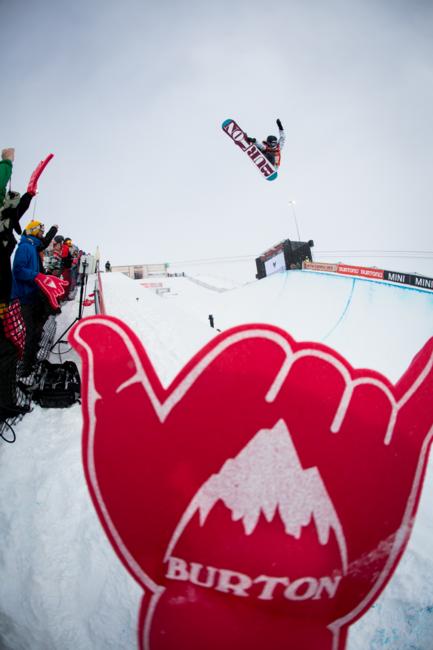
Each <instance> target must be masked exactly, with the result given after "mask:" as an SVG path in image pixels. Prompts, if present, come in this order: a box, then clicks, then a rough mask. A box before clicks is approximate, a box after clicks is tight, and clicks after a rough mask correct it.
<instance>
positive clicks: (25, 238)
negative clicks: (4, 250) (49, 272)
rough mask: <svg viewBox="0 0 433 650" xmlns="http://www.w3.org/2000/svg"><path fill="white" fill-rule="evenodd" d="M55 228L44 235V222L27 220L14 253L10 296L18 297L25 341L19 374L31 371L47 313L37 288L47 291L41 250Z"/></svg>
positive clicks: (51, 236) (55, 230)
mask: <svg viewBox="0 0 433 650" xmlns="http://www.w3.org/2000/svg"><path fill="white" fill-rule="evenodd" d="M56 232H57V228H56V227H53V228H51V229H50V231H49V233H48V234H47V236H46V237H44V225H43V224H42V223H41V222H40V221H35V220H32V221H30V223H28V224H27V226H26V229H25V231H24V234H23V235H22V237H21V241H20V243H19V245H18V248H17V251H16V253H15V259H14V263H13V284H12V297H13V298H18V299H19V301H20V304H21V311H22V314H23V318H24V322H25V324H26V343H25V348H24V355H23V364H22V368H21V371H20V374H21V376H22V377H26V376H28V375H29V374H31V373H32V371H33V366H34V364H35V363H36V359H37V353H38V349H39V343H40V339H41V336H42V330H43V327H44V324H45V321H46V320H47V318H48V316H49V315H50V308H49V306H48V303H47V301H46V300H45V299H44V297H43V295H42V294H41V292H40V289H42V290H43V291H46V292H47V290H46V289H45V288H44V286H43V284H44V283H43V278H44V276H43V267H42V260H41V257H40V252H41V249H43V248H45V247H46V246H48V244H49V243H50V240H51V239H52V238H53V237H54V235H55V233H56ZM50 238H51V239H50Z"/></svg>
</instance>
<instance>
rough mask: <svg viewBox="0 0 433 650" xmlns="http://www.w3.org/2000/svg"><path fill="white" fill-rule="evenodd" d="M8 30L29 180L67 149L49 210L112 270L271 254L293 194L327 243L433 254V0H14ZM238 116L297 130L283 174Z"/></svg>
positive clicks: (4, 73)
mask: <svg viewBox="0 0 433 650" xmlns="http://www.w3.org/2000/svg"><path fill="white" fill-rule="evenodd" d="M0 24H1V25H2V34H3V47H2V55H1V59H0V60H1V68H2V70H1V82H2V83H1V87H2V103H1V106H2V109H1V126H0V131H1V138H0V140H1V142H0V146H1V147H6V146H14V147H15V148H16V161H15V167H14V174H13V187H14V189H17V190H20V191H24V189H25V187H26V184H27V180H28V177H29V176H30V173H31V171H32V169H33V168H34V166H35V165H36V164H37V163H38V162H39V160H41V159H42V158H44V157H45V156H46V155H47V154H48V153H49V152H53V153H54V154H55V159H54V160H53V161H52V162H51V163H50V165H49V167H48V168H47V170H46V172H45V173H44V176H43V177H42V178H41V181H40V188H39V189H40V193H39V195H38V198H37V205H36V210H35V217H36V218H39V219H40V220H42V221H44V222H45V223H46V225H47V226H49V225H51V224H52V223H58V224H59V225H60V229H61V232H62V233H63V234H64V235H69V236H71V237H72V239H73V240H74V241H75V242H76V243H77V244H79V245H80V246H81V247H82V248H84V249H85V250H93V249H94V248H95V247H96V245H99V247H100V249H101V253H102V257H103V259H104V260H105V259H110V260H111V262H112V263H113V264H120V263H141V262H160V261H176V260H180V259H196V258H204V257H220V256H229V255H247V254H259V253H261V252H262V251H264V250H265V249H266V248H267V247H268V246H270V245H271V244H273V243H276V242H278V241H280V240H281V239H283V238H286V237H291V238H295V236H296V229H295V224H294V219H293V212H292V210H291V207H290V204H289V201H290V200H292V199H294V200H296V214H297V217H298V222H299V226H300V231H301V236H302V238H306V239H310V238H312V239H314V241H315V243H316V247H317V248H318V249H322V250H323V249H336V248H339V249H387V250H432V249H433V225H432V224H433V218H432V217H433V201H432V199H433V190H432V187H433V129H432V116H433V3H432V2H428V1H424V0H406V1H403V0H394V1H391V0H387V1H380V0H379V1H378V0H372V1H371V2H370V1H366V0H364V1H350V0H331V1H326V0H311V1H305V0H299V1H297V0H281V1H280V0H276V1H275V2H273V3H265V2H257V1H255V0H250V1H245V2H239V1H237V0H230V1H229V0H224V1H223V2H219V3H210V2H207V0H203V1H201V2H199V1H196V2H194V1H182V0H176V2H174V1H167V0H159V1H158V3H155V2H147V1H143V0H141V1H139V0H122V2H119V1H113V0H96V1H95V0H74V2H65V1H58V0H57V1H55V0H38V1H34V0H33V1H24V0H14V1H13V2H11V1H10V0H7V1H6V0H0ZM229 117H231V118H234V119H236V120H237V121H238V122H239V124H240V125H241V126H242V127H243V128H244V129H245V130H246V131H247V132H248V133H249V134H251V135H255V136H257V137H258V138H264V137H266V136H267V135H269V134H272V133H276V125H275V120H276V118H277V117H279V118H280V119H281V120H282V122H283V125H284V127H285V130H286V136H287V141H286V148H285V150H284V152H283V162H282V166H281V170H280V176H279V178H278V179H277V180H276V181H275V182H271V183H269V182H267V181H266V180H264V179H263V178H262V177H261V176H260V175H259V173H258V172H257V171H256V169H255V168H254V166H253V165H252V164H251V162H250V161H249V160H248V159H247V158H246V157H245V155H244V154H242V153H241V151H240V150H238V149H237V148H236V147H235V146H234V145H233V143H232V142H231V141H230V140H229V139H228V138H227V136H226V135H225V134H224V133H223V132H222V130H221V123H222V121H223V120H224V119H225V118H229ZM32 214H33V209H32V208H31V210H30V212H29V216H32ZM432 267H433V263H432ZM432 274H433V268H432Z"/></svg>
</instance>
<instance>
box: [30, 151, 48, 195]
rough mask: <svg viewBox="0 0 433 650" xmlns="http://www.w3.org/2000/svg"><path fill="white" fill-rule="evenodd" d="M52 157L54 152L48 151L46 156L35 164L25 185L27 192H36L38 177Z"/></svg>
mask: <svg viewBox="0 0 433 650" xmlns="http://www.w3.org/2000/svg"><path fill="white" fill-rule="evenodd" d="M52 158H54V154H53V153H49V154H48V156H47V157H46V158H45V159H44V160H41V162H40V163H39V164H38V165H37V167H36V168H35V170H34V171H33V173H32V175H31V176H30V180H29V184H28V186H27V192H28V194H32V195H33V196H34V195H35V194H36V192H37V191H38V181H39V178H40V176H41V174H42V172H43V171H44V169H45V167H46V166H47V165H48V163H49V162H50V160H52Z"/></svg>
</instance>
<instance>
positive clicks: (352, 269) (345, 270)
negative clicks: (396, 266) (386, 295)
mask: <svg viewBox="0 0 433 650" xmlns="http://www.w3.org/2000/svg"><path fill="white" fill-rule="evenodd" d="M337 273H342V274H343V275H356V276H358V277H361V278H374V279H375V280H383V276H384V271H383V270H382V269H373V268H371V267H368V266H350V265H348V264H338V265H337Z"/></svg>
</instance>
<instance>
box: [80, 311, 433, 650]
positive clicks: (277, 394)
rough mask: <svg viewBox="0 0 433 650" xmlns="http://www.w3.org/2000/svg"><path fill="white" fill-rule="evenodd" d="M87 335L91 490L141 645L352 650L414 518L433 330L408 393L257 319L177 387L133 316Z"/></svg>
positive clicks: (427, 420)
mask: <svg viewBox="0 0 433 650" xmlns="http://www.w3.org/2000/svg"><path fill="white" fill-rule="evenodd" d="M70 340H71V342H72V344H73V345H74V347H75V348H76V349H77V350H78V351H79V352H80V354H81V356H82V360H83V381H82V398H83V416H84V432H83V460H84V468H85V474H86V479H87V482H88V486H89V490H90V494H91V497H92V500H93V503H94V506H95V508H96V510H97V513H98V515H99V518H100V520H101V523H102V526H103V527H104V530H105V532H106V534H107V536H108V538H109V539H110V541H111V543H112V545H113V547H114V549H115V551H116V553H117V554H118V556H119V557H120V559H121V561H122V562H123V564H124V565H125V567H126V569H127V570H128V571H129V573H130V574H131V575H132V576H133V577H134V578H135V580H136V581H137V582H138V583H139V584H140V585H141V587H142V588H143V592H144V595H143V600H142V606H141V612H140V616H139V622H138V636H139V647H140V648H141V649H144V650H175V649H181V648H182V649H183V648H188V650H203V649H204V648H206V650H221V649H222V648H224V649H225V650H259V649H260V650H262V649H263V648H272V650H344V648H345V647H346V639H347V632H348V628H349V626H350V625H351V624H352V623H353V622H354V621H356V620H357V619H358V618H359V617H360V616H362V615H363V614H364V612H365V611H366V610H367V609H368V608H369V607H370V606H371V605H372V603H373V602H374V601H375V600H376V599H377V597H378V596H379V594H380V593H381V591H382V590H383V588H384V587H385V585H386V583H387V582H388V580H389V578H390V577H391V575H392V573H393V571H394V570H395V568H396V565H397V563H398V561H399V559H400V557H401V555H402V553H403V550H404V548H405V546H406V544H407V541H408V538H409V533H410V530H411V527H412V525H413V521H414V516H415V513H416V509H417V505H418V500H419V496H420V491H421V487H422V482H423V478H424V471H425V465H426V459H427V456H428V450H429V445H430V442H431V438H432V431H433V427H432V424H433V339H431V340H430V341H429V342H428V343H427V344H426V345H425V347H424V348H423V349H422V350H421V351H420V352H419V354H418V355H417V356H416V357H415V359H414V360H413V362H412V364H411V365H410V367H409V369H408V370H407V371H406V373H405V374H404V375H403V377H402V378H401V379H400V380H399V382H398V383H397V384H396V385H393V384H391V383H390V382H389V381H388V380H387V379H386V378H385V377H383V376H382V375H380V374H379V373H377V372H374V371H372V370H356V369H353V368H352V367H351V366H350V365H349V363H348V362H347V361H346V360H345V359H344V358H343V357H342V356H340V355H339V354H337V353H336V352H334V350H332V349H330V348H328V347H326V346H324V345H321V344H318V343H297V342H296V341H295V340H294V339H293V338H291V336H289V335H288V334H287V333H286V332H284V331H282V330H280V329H278V328H276V327H272V326H267V325H244V326H240V327H237V328H234V329H231V330H228V331H226V332H224V333H222V334H220V335H219V336H217V337H216V338H214V339H213V340H212V341H211V342H210V343H208V344H207V345H206V346H205V347H204V348H203V349H202V350H201V351H200V352H199V353H198V354H197V355H196V356H195V357H194V358H193V359H191V361H190V362H189V363H188V364H187V365H186V366H185V367H184V368H183V370H182V371H181V372H180V373H179V375H178V376H177V377H176V378H175V380H174V381H173V382H172V384H171V385H170V386H168V387H167V388H164V387H163V386H162V384H161V382H160V380H159V379H158V376H157V375H156V372H155V370H154V368H153V366H152V364H151V362H150V360H149V357H148V355H147V354H146V352H145V350H144V349H143V346H142V344H141V343H140V341H139V340H138V338H137V337H136V336H135V334H134V333H133V332H132V331H131V330H130V329H129V328H128V327H127V326H126V325H125V324H124V323H122V322H121V321H119V320H117V319H114V318H108V317H96V316H94V317H90V318H85V319H82V320H81V321H79V323H78V324H76V325H75V327H74V329H73V330H72V332H71V334H70ZM107 616H108V618H107V620H109V617H110V616H115V612H112V613H110V614H108V613H107Z"/></svg>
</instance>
